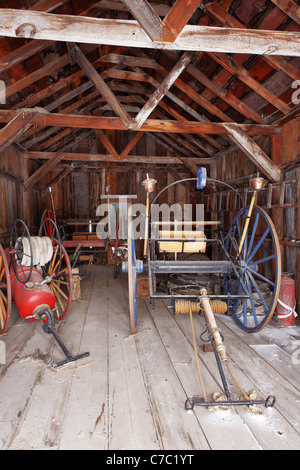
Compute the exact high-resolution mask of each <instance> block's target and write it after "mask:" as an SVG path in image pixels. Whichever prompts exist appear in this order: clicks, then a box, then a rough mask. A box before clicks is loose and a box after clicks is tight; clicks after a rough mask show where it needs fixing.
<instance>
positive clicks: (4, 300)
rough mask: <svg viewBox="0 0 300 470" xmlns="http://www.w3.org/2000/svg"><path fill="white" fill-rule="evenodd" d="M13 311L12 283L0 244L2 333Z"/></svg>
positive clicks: (0, 327) (0, 328) (0, 313)
mask: <svg viewBox="0 0 300 470" xmlns="http://www.w3.org/2000/svg"><path fill="white" fill-rule="evenodd" d="M10 312H11V285H10V275H9V267H8V262H7V259H6V255H5V253H4V250H3V248H2V246H1V245H0V335H3V334H4V333H5V332H6V331H7V328H8V325H9V320H10Z"/></svg>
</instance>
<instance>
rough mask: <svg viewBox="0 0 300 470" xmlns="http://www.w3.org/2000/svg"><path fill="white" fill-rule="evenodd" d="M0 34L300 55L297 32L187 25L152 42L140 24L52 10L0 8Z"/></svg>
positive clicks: (187, 49)
mask: <svg viewBox="0 0 300 470" xmlns="http://www.w3.org/2000/svg"><path fill="white" fill-rule="evenodd" d="M0 15H1V24H0V35H1V36H5V37H25V38H32V39H33V38H34V39H43V40H55V41H63V42H82V43H89V44H95V43H96V44H109V45H119V46H126V47H140V48H150V49H153V48H168V49H170V50H181V51H197V50H198V51H199V50H201V51H212V52H225V53H249V54H258V55H283V56H291V57H292V56H295V57H299V56H300V47H299V44H300V38H299V35H298V34H297V33H293V32H285V31H262V30H260V31H258V30H254V29H252V30H249V29H233V28H217V27H208V26H192V25H186V26H185V27H184V28H183V30H182V33H181V34H180V35H179V36H178V38H177V40H176V41H175V43H173V44H168V45H164V44H161V43H153V42H152V41H151V40H150V38H149V37H148V36H147V35H146V34H145V32H144V30H143V29H142V28H141V27H140V25H139V24H138V23H137V24H136V23H135V22H128V21H123V20H111V19H109V20H107V19H103V18H88V17H81V16H71V15H57V14H54V13H44V12H34V11H25V10H13V9H9V8H1V9H0Z"/></svg>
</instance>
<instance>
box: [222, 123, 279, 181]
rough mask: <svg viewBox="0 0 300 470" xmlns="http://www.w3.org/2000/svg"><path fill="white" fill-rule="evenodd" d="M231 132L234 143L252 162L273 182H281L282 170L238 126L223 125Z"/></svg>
mask: <svg viewBox="0 0 300 470" xmlns="http://www.w3.org/2000/svg"><path fill="white" fill-rule="evenodd" d="M223 125H224V127H225V128H226V129H227V130H228V131H229V132H230V134H231V136H232V139H233V141H234V142H235V143H236V144H237V145H238V147H239V148H240V149H242V150H243V151H244V152H245V153H246V155H248V157H249V158H250V160H251V161H252V162H253V163H254V164H255V165H256V166H257V167H258V168H259V169H260V170H261V172H262V173H263V174H264V175H266V176H267V177H268V178H269V179H271V180H272V181H280V180H281V178H282V174H281V170H280V168H278V166H277V165H276V164H275V163H274V162H273V161H272V160H271V158H270V157H268V155H266V153H265V152H264V151H263V150H262V149H261V148H260V147H259V146H258V145H257V143H256V142H254V140H253V139H251V138H250V137H249V136H248V135H247V134H246V133H245V132H244V131H243V130H241V129H240V128H239V127H237V125H236V124H227V123H224V124H223Z"/></svg>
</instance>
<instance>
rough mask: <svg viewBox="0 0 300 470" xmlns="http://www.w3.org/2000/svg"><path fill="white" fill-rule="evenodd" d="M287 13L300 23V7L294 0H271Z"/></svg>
mask: <svg viewBox="0 0 300 470" xmlns="http://www.w3.org/2000/svg"><path fill="white" fill-rule="evenodd" d="M271 1H272V2H273V3H274V4H275V5H277V6H278V8H280V10H282V11H283V12H284V13H285V14H286V15H288V16H289V17H290V18H292V19H293V20H294V21H296V23H298V24H300V7H299V5H297V3H296V2H294V1H293V0H271Z"/></svg>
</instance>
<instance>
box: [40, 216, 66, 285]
mask: <svg viewBox="0 0 300 470" xmlns="http://www.w3.org/2000/svg"><path fill="white" fill-rule="evenodd" d="M39 237H48V238H50V240H51V242H52V246H53V252H54V253H53V256H52V258H51V260H50V261H49V263H47V265H46V267H43V271H44V273H43V274H44V276H45V275H47V274H48V271H49V267H48V265H49V264H51V265H53V266H54V269H53V268H51V269H52V271H51V275H52V276H53V277H54V275H56V274H57V273H58V272H60V269H61V262H62V242H61V237H60V234H59V230H58V228H57V225H56V223H55V222H54V221H53V220H52V219H44V220H43V222H42V224H41V226H40V228H39Z"/></svg>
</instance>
